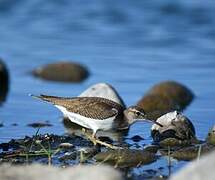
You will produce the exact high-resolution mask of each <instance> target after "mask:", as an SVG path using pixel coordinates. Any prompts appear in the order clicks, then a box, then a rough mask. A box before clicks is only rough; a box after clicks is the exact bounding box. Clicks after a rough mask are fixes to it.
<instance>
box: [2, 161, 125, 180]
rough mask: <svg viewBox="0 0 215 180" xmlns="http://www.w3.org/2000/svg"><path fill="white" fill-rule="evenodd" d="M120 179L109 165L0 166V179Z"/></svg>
mask: <svg viewBox="0 0 215 180" xmlns="http://www.w3.org/2000/svg"><path fill="white" fill-rule="evenodd" d="M44 175H45V179H51V180H59V179H60V180H71V179H72V180H80V179H81V180H88V179H99V180H122V176H121V174H120V172H118V171H117V170H115V169H114V168H112V167H109V166H104V165H100V166H90V165H88V166H86V165H85V166H84V165H78V166H74V167H69V168H65V169H62V168H57V167H52V166H44V165H39V164H32V165H28V166H10V165H7V164H4V165H2V166H0V179H1V180H11V179H13V180H29V179H31V180H41V179H44Z"/></svg>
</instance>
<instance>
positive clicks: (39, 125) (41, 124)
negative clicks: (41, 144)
mask: <svg viewBox="0 0 215 180" xmlns="http://www.w3.org/2000/svg"><path fill="white" fill-rule="evenodd" d="M27 126H29V127H33V128H42V127H50V126H52V124H50V123H49V122H34V123H29V124H27Z"/></svg>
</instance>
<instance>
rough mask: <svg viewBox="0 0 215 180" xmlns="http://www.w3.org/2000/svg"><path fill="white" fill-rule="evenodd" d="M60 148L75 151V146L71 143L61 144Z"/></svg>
mask: <svg viewBox="0 0 215 180" xmlns="http://www.w3.org/2000/svg"><path fill="white" fill-rule="evenodd" d="M58 147H59V148H61V149H74V147H75V146H74V145H73V144H71V143H61V144H59V146H58Z"/></svg>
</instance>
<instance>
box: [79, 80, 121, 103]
mask: <svg viewBox="0 0 215 180" xmlns="http://www.w3.org/2000/svg"><path fill="white" fill-rule="evenodd" d="M79 96H80V97H102V98H106V99H110V100H112V101H115V102H117V103H119V104H121V105H122V106H123V107H125V104H124V102H123V100H122V98H121V97H120V96H119V94H118V93H117V91H116V90H115V89H114V88H113V87H112V86H111V85H109V84H107V83H98V84H94V85H92V86H90V87H89V88H88V89H86V90H85V91H84V92H82V93H81V94H80V95H79Z"/></svg>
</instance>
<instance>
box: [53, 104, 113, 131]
mask: <svg viewBox="0 0 215 180" xmlns="http://www.w3.org/2000/svg"><path fill="white" fill-rule="evenodd" d="M55 106H56V107H57V108H58V109H60V111H61V112H62V113H63V114H64V116H66V117H68V118H69V119H70V120H71V121H72V122H73V123H76V124H79V125H81V126H83V127H85V128H89V129H92V130H93V131H94V132H96V131H97V130H110V129H112V124H113V121H114V119H115V116H114V117H111V118H107V119H103V120H98V119H91V118H87V117H84V116H81V115H79V114H76V113H73V112H69V111H67V110H66V108H64V107H62V106H58V105H55Z"/></svg>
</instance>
